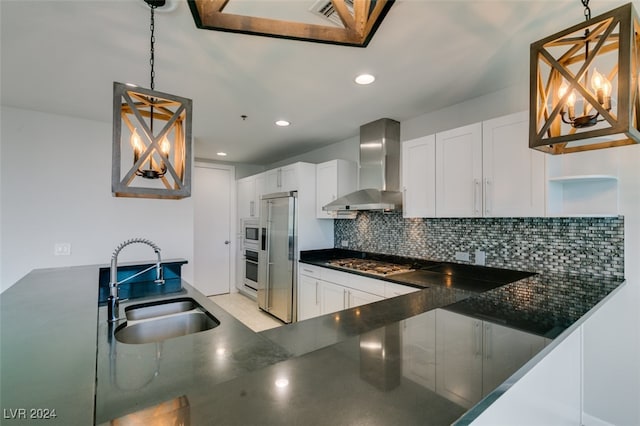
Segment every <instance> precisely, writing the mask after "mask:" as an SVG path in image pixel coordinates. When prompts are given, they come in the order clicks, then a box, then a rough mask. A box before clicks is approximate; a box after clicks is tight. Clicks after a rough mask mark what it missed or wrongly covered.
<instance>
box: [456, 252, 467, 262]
mask: <svg viewBox="0 0 640 426" xmlns="http://www.w3.org/2000/svg"><path fill="white" fill-rule="evenodd" d="M456 260H460V261H462V262H468V261H469V252H468V251H457V252H456Z"/></svg>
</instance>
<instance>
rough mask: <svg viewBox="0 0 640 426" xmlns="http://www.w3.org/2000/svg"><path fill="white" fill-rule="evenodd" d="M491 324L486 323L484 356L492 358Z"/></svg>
mask: <svg viewBox="0 0 640 426" xmlns="http://www.w3.org/2000/svg"><path fill="white" fill-rule="evenodd" d="M491 350H492V348H491V324H485V325H484V356H485V358H486V359H491Z"/></svg>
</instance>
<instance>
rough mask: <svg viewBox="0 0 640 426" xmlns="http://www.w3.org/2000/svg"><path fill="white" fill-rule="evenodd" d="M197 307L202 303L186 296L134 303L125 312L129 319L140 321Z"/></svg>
mask: <svg viewBox="0 0 640 426" xmlns="http://www.w3.org/2000/svg"><path fill="white" fill-rule="evenodd" d="M196 308H200V305H198V304H197V303H196V301H195V300H193V299H189V298H184V299H171V300H161V301H159V302H151V303H144V304H140V305H133V306H129V307H128V308H126V309H125V310H124V312H125V316H126V317H127V320H129V321H138V320H143V319H147V318H155V317H161V316H165V315H171V314H177V313H180V312H187V311H191V310H193V309H196Z"/></svg>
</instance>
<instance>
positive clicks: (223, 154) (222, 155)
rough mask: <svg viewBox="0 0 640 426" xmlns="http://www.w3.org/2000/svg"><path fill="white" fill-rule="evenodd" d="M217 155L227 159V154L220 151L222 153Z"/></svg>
mask: <svg viewBox="0 0 640 426" xmlns="http://www.w3.org/2000/svg"><path fill="white" fill-rule="evenodd" d="M216 155H219V156H220V157H226V156H227V153H226V152H222V151H220V152H217V153H216Z"/></svg>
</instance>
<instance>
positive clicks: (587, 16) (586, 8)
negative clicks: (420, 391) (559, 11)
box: [580, 0, 591, 21]
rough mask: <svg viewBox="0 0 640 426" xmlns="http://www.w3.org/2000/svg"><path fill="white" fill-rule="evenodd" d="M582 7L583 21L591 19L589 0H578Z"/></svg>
mask: <svg viewBox="0 0 640 426" xmlns="http://www.w3.org/2000/svg"><path fill="white" fill-rule="evenodd" d="M580 1H581V2H582V5H583V6H584V18H585V20H587V21H588V20H589V19H591V9H590V8H589V0H580Z"/></svg>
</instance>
